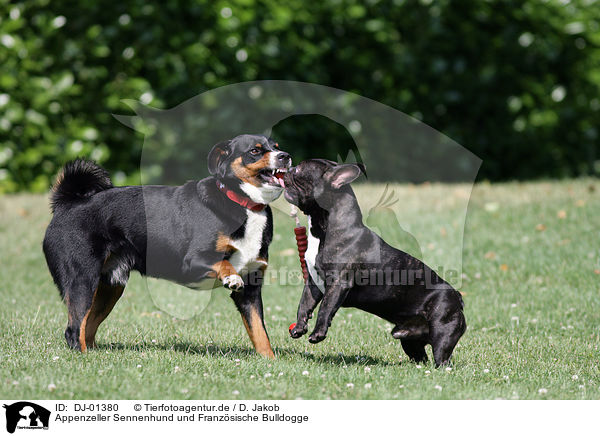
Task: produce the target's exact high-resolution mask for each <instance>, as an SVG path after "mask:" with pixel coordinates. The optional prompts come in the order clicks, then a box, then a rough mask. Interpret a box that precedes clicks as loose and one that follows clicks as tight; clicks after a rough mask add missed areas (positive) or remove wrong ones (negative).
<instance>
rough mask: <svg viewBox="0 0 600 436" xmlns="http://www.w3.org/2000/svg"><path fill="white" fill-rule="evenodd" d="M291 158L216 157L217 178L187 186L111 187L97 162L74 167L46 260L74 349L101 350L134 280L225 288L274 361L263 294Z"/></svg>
mask: <svg viewBox="0 0 600 436" xmlns="http://www.w3.org/2000/svg"><path fill="white" fill-rule="evenodd" d="M290 165H291V158H290V156H289V154H287V153H285V152H283V151H280V150H279V146H278V145H277V143H275V142H273V141H272V140H270V139H267V138H266V137H264V136H255V135H241V136H237V137H235V138H233V139H231V140H229V141H225V142H221V143H219V144H217V145H215V146H214V147H213V149H212V150H211V152H210V154H209V156H208V168H209V171H210V173H211V174H212V176H211V177H208V178H206V179H202V180H200V181H190V182H187V183H186V184H184V185H182V186H143V187H142V186H125V187H113V185H112V183H111V180H110V178H109V176H108V173H107V172H106V171H105V170H104V169H102V168H101V167H99V166H98V165H96V164H95V163H93V162H89V161H85V160H76V161H74V162H71V163H69V164H67V165H66V166H65V167H64V169H63V171H62V173H61V175H60V176H59V178H58V180H57V182H56V184H55V186H54V188H53V192H52V195H51V206H52V210H53V213H54V216H53V218H52V221H51V222H50V225H49V226H48V229H47V231H46V236H45V238H44V244H43V245H44V253H45V255H46V261H47V263H48V267H49V269H50V273H51V274H52V277H53V279H54V282H55V283H56V285H57V286H58V289H59V290H60V293H61V295H62V297H63V299H64V301H65V303H66V305H67V309H68V314H69V318H68V325H67V329H66V330H65V338H66V340H67V343H68V344H69V346H70V347H71V348H74V349H78V350H81V351H85V350H86V349H87V348H90V347H93V346H94V345H95V335H96V330H97V329H98V326H99V325H100V323H101V322H102V321H104V319H105V318H106V317H107V316H108V314H109V313H110V311H111V310H112V308H113V307H114V305H115V303H116V302H117V300H118V299H119V298H120V297H121V295H122V293H123V290H124V288H125V285H126V283H127V280H128V279H129V272H130V271H131V270H137V271H139V272H140V273H141V274H145V275H148V276H152V277H158V278H163V279H167V280H171V281H174V282H177V283H179V284H182V285H185V286H188V287H191V288H207V287H208V288H212V287H216V286H218V285H221V284H222V285H223V286H225V287H227V288H229V289H231V290H232V291H233V292H232V293H231V298H232V299H233V301H234V302H235V305H236V306H237V308H238V310H239V312H240V313H241V315H242V319H243V322H244V325H245V327H246V329H247V331H248V335H249V336H250V339H251V340H252V343H253V344H254V347H255V349H256V351H257V352H258V353H260V354H262V355H264V356H268V357H273V351H272V349H271V345H270V343H269V338H268V335H267V332H266V330H265V325H264V321H263V307H262V299H261V287H262V276H263V271H264V269H265V268H266V266H267V260H268V247H269V244H270V242H271V239H272V235H273V217H272V214H271V209H270V208H269V206H268V205H267V204H268V203H270V202H272V201H274V200H275V199H277V198H278V197H279V196H280V195H281V193H282V192H283V182H282V177H283V174H284V172H285V171H286V170H287V168H288V167H289V166H290Z"/></svg>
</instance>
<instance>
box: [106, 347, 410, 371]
mask: <svg viewBox="0 0 600 436" xmlns="http://www.w3.org/2000/svg"><path fill="white" fill-rule="evenodd" d="M96 349H97V350H102V351H111V350H113V351H114V350H116V351H140V352H141V351H148V350H152V349H154V350H162V351H175V352H177V353H185V354H197V355H201V356H220V357H226V358H231V359H238V358H249V357H254V356H257V354H256V351H254V349H253V348H250V347H240V346H238V345H233V346H222V345H215V344H207V345H198V344H192V343H189V342H177V343H173V344H162V343H148V342H138V343H132V344H123V343H120V342H112V343H105V344H98V346H97V348H96ZM274 352H275V356H276V358H284V359H286V358H287V357H300V358H302V359H305V360H309V361H313V362H315V363H326V364H333V365H338V366H343V365H347V366H350V365H360V366H368V365H379V366H400V365H401V364H402V362H400V361H397V362H390V361H387V360H382V359H380V358H378V357H373V356H365V355H347V354H344V353H337V354H317V355H315V354H312V353H309V352H305V351H297V350H292V349H290V348H280V347H275V348H274Z"/></svg>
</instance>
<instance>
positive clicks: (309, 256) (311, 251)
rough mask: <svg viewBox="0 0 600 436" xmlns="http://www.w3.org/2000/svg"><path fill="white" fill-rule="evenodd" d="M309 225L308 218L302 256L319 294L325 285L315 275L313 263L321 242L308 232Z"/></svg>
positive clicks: (323, 290)
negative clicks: (306, 239) (304, 251)
mask: <svg viewBox="0 0 600 436" xmlns="http://www.w3.org/2000/svg"><path fill="white" fill-rule="evenodd" d="M310 227H311V223H310V217H308V232H307V236H308V247H307V248H306V253H305V254H304V259H305V260H306V266H307V267H308V273H309V274H310V277H311V278H312V280H313V282H314V284H315V285H317V287H318V288H319V289H320V290H321V292H325V283H324V282H323V279H322V278H321V276H319V274H317V270H316V269H315V263H316V260H317V254H318V253H319V243H320V242H321V240H320V239H319V238H316V237H315V236H313V234H312V233H311V231H310Z"/></svg>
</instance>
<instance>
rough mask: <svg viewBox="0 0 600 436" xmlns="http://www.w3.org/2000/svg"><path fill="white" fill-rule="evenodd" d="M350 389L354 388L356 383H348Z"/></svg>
mask: <svg viewBox="0 0 600 436" xmlns="http://www.w3.org/2000/svg"><path fill="white" fill-rule="evenodd" d="M346 387H347V388H348V389H354V383H346Z"/></svg>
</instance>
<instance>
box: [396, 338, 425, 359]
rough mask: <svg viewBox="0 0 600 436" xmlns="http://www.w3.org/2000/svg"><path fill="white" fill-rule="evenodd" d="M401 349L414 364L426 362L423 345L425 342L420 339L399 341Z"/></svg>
mask: <svg viewBox="0 0 600 436" xmlns="http://www.w3.org/2000/svg"><path fill="white" fill-rule="evenodd" d="M400 342H401V343H402V348H403V349H404V352H405V353H406V354H407V355H408V357H409V358H410V359H411V360H414V361H415V362H427V353H426V352H425V345H427V342H426V341H424V340H421V339H401V340H400Z"/></svg>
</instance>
